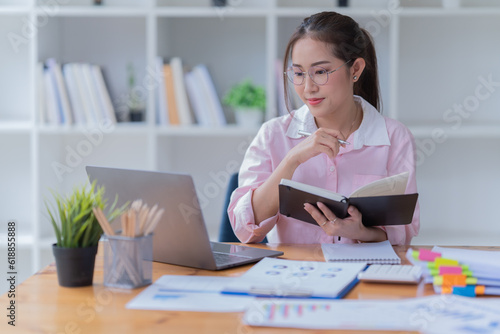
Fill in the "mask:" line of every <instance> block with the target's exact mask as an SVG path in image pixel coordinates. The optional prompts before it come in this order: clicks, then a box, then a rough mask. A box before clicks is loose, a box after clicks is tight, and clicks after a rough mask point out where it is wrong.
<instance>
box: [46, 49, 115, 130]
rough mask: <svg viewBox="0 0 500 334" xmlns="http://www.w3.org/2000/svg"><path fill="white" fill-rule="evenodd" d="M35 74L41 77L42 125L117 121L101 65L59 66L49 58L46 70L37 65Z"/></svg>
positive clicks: (77, 64) (71, 64)
mask: <svg viewBox="0 0 500 334" xmlns="http://www.w3.org/2000/svg"><path fill="white" fill-rule="evenodd" d="M42 72H43V73H42ZM38 73H39V74H37V75H38V76H41V77H42V78H43V79H42V80H40V81H39V83H38V84H37V89H38V94H40V95H41V96H39V97H38V101H39V102H38V108H39V109H40V111H39V112H40V116H39V118H40V121H41V123H48V124H51V125H61V124H96V123H97V122H98V121H100V120H103V119H107V120H110V121H112V122H113V123H115V122H116V116H115V112H114V108H113V104H112V102H111V98H110V96H109V91H108V89H107V86H106V83H105V80H104V76H103V74H102V70H101V67H100V66H97V65H91V64H86V63H66V64H63V65H62V66H61V65H60V64H59V63H57V61H56V60H55V59H53V58H49V59H48V60H47V61H46V67H45V69H43V65H39V66H38ZM42 103H43V106H42V107H41V106H40V105H41V104H42Z"/></svg>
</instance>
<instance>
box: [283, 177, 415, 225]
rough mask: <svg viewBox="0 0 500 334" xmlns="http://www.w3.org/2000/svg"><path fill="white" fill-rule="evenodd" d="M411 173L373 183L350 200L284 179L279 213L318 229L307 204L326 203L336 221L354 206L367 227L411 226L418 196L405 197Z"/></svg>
mask: <svg viewBox="0 0 500 334" xmlns="http://www.w3.org/2000/svg"><path fill="white" fill-rule="evenodd" d="M408 176H409V173H408V172H404V173H401V174H397V175H393V176H389V177H385V178H383V179H380V180H377V181H373V182H371V183H369V184H367V185H365V186H363V187H361V188H359V189H357V190H355V191H354V192H353V193H352V194H351V195H350V196H349V197H347V196H344V195H341V194H338V193H335V192H332V191H329V190H327V189H323V188H320V187H315V186H311V185H308V184H305V183H301V182H297V181H292V180H287V179H282V180H281V182H280V184H279V211H280V213H281V214H282V215H285V216H287V217H292V218H295V219H298V220H301V221H304V222H306V223H310V224H314V225H318V223H317V222H316V221H315V220H314V218H312V217H311V215H310V214H309V213H308V212H307V211H306V210H305V209H304V203H310V204H312V205H314V206H316V203H317V202H322V203H324V204H325V205H326V206H327V207H328V208H329V209H330V210H331V211H332V212H333V213H334V214H335V215H336V216H337V217H339V218H341V219H343V218H346V217H348V216H349V214H348V212H347V209H348V207H349V206H350V205H353V206H355V207H356V208H357V209H358V210H359V211H360V212H361V214H362V216H363V218H362V219H363V224H364V225H365V226H384V225H406V224H410V223H411V221H412V218H413V212H414V211H415V206H416V203H417V198H418V194H417V193H415V194H405V191H406V185H407V183H408Z"/></svg>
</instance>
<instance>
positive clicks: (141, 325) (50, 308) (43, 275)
mask: <svg viewBox="0 0 500 334" xmlns="http://www.w3.org/2000/svg"><path fill="white" fill-rule="evenodd" d="M252 246H253V247H260V248H270V249H276V250H281V251H283V252H284V253H285V254H284V256H282V257H281V258H285V259H292V260H311V261H324V257H323V253H322V251H321V245H297V244H294V245H290V244H289V245H287V244H281V245H277V244H268V245H252ZM412 248H419V247H417V246H412ZM464 248H474V249H483V250H499V248H498V247H464ZM394 249H395V250H396V252H397V254H398V255H399V256H400V257H401V258H402V259H403V263H408V261H407V260H406V257H405V252H406V251H407V249H408V247H406V246H395V247H394ZM250 267H251V265H247V266H242V267H237V268H232V269H227V270H223V271H207V270H200V269H193V268H187V267H181V266H175V265H168V264H163V263H156V262H154V263H153V280H156V279H158V278H160V277H161V276H162V275H167V274H168V275H215V276H219V275H220V276H240V275H241V274H243V273H244V272H245V271H246V270H248V269H249V268H250ZM102 282H103V261H102V256H101V254H98V256H97V259H96V268H95V274H94V284H93V285H92V286H89V287H82V288H64V287H60V286H59V285H58V283H57V272H56V268H55V265H54V264H51V265H49V266H47V267H46V268H44V269H43V270H41V271H40V272H38V273H36V274H35V275H33V276H31V277H30V278H28V279H27V280H26V281H25V282H23V283H22V284H20V285H19V286H18V287H17V288H16V306H17V309H16V327H15V328H13V327H12V326H9V325H7V320H6V317H5V314H6V313H5V312H6V311H5V308H6V307H7V305H9V304H8V303H9V301H10V299H8V297H7V294H4V295H3V296H1V297H0V306H1V308H2V309H3V310H4V312H2V317H1V319H2V320H1V322H0V332H1V333H50V334H56V333H57V334H59V333H68V334H77V333H81V334H83V333H160V332H169V333H196V334H198V333H221V334H224V333H227V334H233V333H235V334H236V333H237V334H240V333H241V334H261V333H304V332H307V333H317V332H318V331H304V330H298V329H297V330H290V329H279V328H258V327H249V326H245V325H243V324H242V322H241V317H242V315H243V313H201V312H177V311H176V312H174V311H145V310H129V309H126V308H125V304H126V303H127V302H129V301H130V300H131V299H132V298H133V297H135V296H136V295H137V294H139V293H140V292H141V291H142V290H143V289H144V288H140V289H135V290H118V289H112V288H107V287H105V286H103V284H102ZM431 294H433V290H432V286H431V285H430V284H427V285H424V284H423V283H421V284H419V285H417V286H410V285H385V284H373V283H359V284H358V285H356V287H355V288H354V289H353V290H352V291H351V292H349V294H348V295H347V296H346V298H348V299H382V298H383V299H398V298H408V297H421V296H426V295H431ZM324 332H325V331H321V333H324ZM349 333H355V332H349Z"/></svg>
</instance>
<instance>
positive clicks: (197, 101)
mask: <svg viewBox="0 0 500 334" xmlns="http://www.w3.org/2000/svg"><path fill="white" fill-rule="evenodd" d="M156 67H157V71H158V72H162V73H163V75H162V77H161V78H160V80H159V85H158V89H157V92H156V93H155V99H156V105H157V108H156V111H157V123H158V124H171V125H191V124H198V125H200V126H207V127H210V126H223V125H226V124H227V122H226V117H225V115H224V110H223V108H222V105H221V102H220V99H219V96H218V95H217V91H216V89H215V85H214V83H213V81H212V77H211V76H210V73H209V71H208V69H207V67H206V66H205V65H203V64H198V65H196V66H194V67H193V68H192V69H191V70H184V67H183V65H182V61H181V59H180V58H179V57H173V58H172V59H171V60H170V61H169V62H165V63H164V62H163V58H161V57H158V58H157V59H156ZM160 67H161V68H162V71H160V70H159V69H160ZM180 76H182V78H181V77H180Z"/></svg>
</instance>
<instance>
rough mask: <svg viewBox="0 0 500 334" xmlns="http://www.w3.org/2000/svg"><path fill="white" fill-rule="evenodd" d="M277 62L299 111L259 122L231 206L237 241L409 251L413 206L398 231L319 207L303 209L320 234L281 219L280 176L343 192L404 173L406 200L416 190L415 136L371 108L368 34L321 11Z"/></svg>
mask: <svg viewBox="0 0 500 334" xmlns="http://www.w3.org/2000/svg"><path fill="white" fill-rule="evenodd" d="M284 59H285V69H284V70H285V74H286V76H285V92H286V91H287V85H288V84H289V83H290V84H293V87H294V88H295V91H296V93H297V94H298V96H299V97H300V99H301V100H302V101H303V102H304V106H303V107H301V108H299V109H297V110H295V111H293V112H290V115H286V116H282V117H279V118H275V119H272V120H270V121H268V122H266V123H265V124H263V125H262V127H261V129H260V130H259V132H258V134H257V136H256V137H255V139H254V140H253V142H252V143H251V145H250V147H249V148H248V150H247V152H246V154H245V157H244V161H243V164H242V166H241V169H240V173H239V188H238V189H236V190H235V191H234V193H233V195H232V198H231V202H230V205H229V208H228V214H229V217H230V221H231V225H232V226H233V230H234V232H235V234H236V236H237V237H238V238H239V239H240V240H241V241H242V242H245V243H250V242H260V241H262V239H263V238H264V237H265V236H266V235H267V238H268V240H269V242H280V243H331V242H341V243H355V242H375V241H383V240H387V239H388V240H390V242H391V244H393V245H401V244H409V243H410V241H411V239H412V238H413V237H414V236H415V235H417V233H418V230H419V214H420V211H419V207H418V204H417V207H416V209H415V213H414V216H413V221H412V223H411V224H410V225H405V226H387V227H365V226H364V225H363V224H362V219H363V217H362V215H361V213H360V212H359V211H358V210H357V209H356V208H355V207H353V206H350V207H349V209H348V212H349V214H350V217H347V218H345V219H340V218H337V217H335V215H334V214H333V213H332V212H331V211H330V210H329V209H328V208H327V207H326V206H325V205H323V204H322V203H317V206H318V208H316V207H314V206H313V205H310V204H305V205H304V210H306V211H307V212H309V214H311V216H312V217H313V218H314V219H315V220H316V222H317V223H318V224H319V227H318V226H315V225H311V224H307V223H304V222H301V221H299V220H296V219H293V218H288V217H285V216H282V215H280V214H279V204H278V201H279V198H278V185H279V183H280V181H281V179H282V178H285V179H291V180H296V181H299V182H302V183H307V184H310V185H313V186H318V187H322V188H325V189H328V190H331V191H334V192H337V193H340V194H343V195H349V194H350V193H351V192H352V191H354V190H355V189H357V188H359V187H361V186H363V185H365V184H367V183H370V182H372V181H374V180H377V179H381V178H383V177H387V176H391V175H396V174H399V173H402V172H405V171H409V173H410V174H409V181H408V185H407V193H415V192H417V186H416V180H415V147H414V146H415V145H414V140H413V137H412V135H411V133H410V131H409V130H408V129H407V128H406V127H405V126H404V125H403V124H401V123H399V122H398V121H395V120H392V119H389V118H387V117H384V116H382V115H381V114H380V113H379V111H378V109H379V108H380V102H379V85H378V74H377V58H376V54H375V48H374V46H373V42H372V40H371V37H370V36H369V34H368V32H367V31H365V30H364V29H362V28H360V27H359V25H358V24H357V23H356V22H355V21H354V20H353V19H352V18H350V17H347V16H344V15H341V14H338V13H335V12H323V13H318V14H315V15H312V16H311V17H308V18H306V19H304V21H303V22H302V24H301V25H300V26H299V27H298V28H297V30H296V31H295V33H294V34H293V35H292V37H291V38H290V41H289V43H288V46H287V48H286V52H285V58H284ZM287 100H288V99H287ZM299 130H300V131H305V132H307V133H310V135H309V136H303V135H301V132H300V131H299ZM345 141H347V142H348V143H349V144H348V145H347V144H344V143H345Z"/></svg>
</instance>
